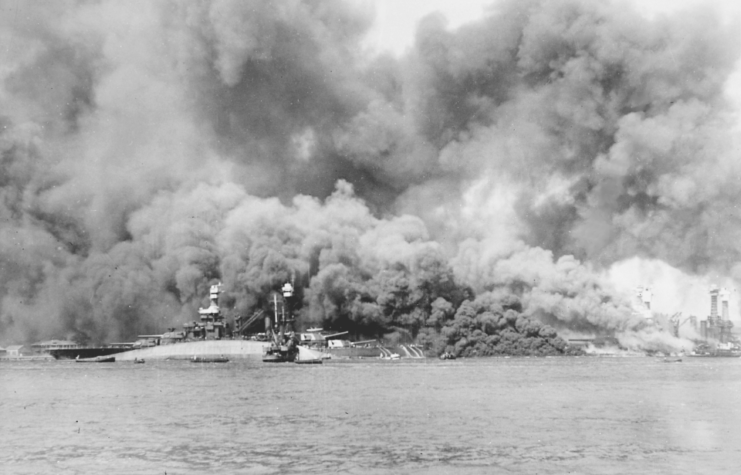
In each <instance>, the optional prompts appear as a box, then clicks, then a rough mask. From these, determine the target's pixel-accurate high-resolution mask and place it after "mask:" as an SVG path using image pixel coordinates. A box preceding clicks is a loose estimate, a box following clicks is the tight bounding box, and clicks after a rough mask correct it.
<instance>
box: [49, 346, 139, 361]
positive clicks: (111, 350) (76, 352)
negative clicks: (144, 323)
mask: <svg viewBox="0 0 741 475" xmlns="http://www.w3.org/2000/svg"><path fill="white" fill-rule="evenodd" d="M129 349H130V348H123V347H112V346H100V347H95V346H87V347H85V346H80V347H77V348H57V349H50V350H46V352H47V353H49V354H50V355H51V356H53V357H54V358H55V359H58V360H74V359H76V358H97V357H99V356H109V355H115V354H117V353H121V352H123V351H127V350H129Z"/></svg>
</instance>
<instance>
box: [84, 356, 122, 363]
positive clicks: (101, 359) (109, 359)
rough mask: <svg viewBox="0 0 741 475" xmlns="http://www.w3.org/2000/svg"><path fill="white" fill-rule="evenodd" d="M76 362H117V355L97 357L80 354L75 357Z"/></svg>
mask: <svg viewBox="0 0 741 475" xmlns="http://www.w3.org/2000/svg"><path fill="white" fill-rule="evenodd" d="M75 362H76V363H115V362H116V357H115V356H98V357H95V358H82V359H81V358H80V357H79V356H78V357H77V358H75Z"/></svg>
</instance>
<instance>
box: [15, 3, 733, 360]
mask: <svg viewBox="0 0 741 475" xmlns="http://www.w3.org/2000/svg"><path fill="white" fill-rule="evenodd" d="M0 8H1V9H2V11H3V12H4V13H5V14H4V15H2V17H1V18H0V38H2V40H3V41H2V43H3V44H4V45H5V46H4V48H2V49H0V59H1V60H2V62H1V63H0V64H2V67H0V104H2V106H3V107H2V109H0V197H1V198H2V199H0V340H1V341H3V342H5V343H9V342H12V341H34V340H39V339H43V338H51V337H74V338H77V339H80V340H87V341H97V342H100V341H116V340H118V341H120V340H131V339H132V338H134V337H135V336H136V334H138V333H149V332H159V331H162V330H163V329H164V328H166V327H169V326H178V325H179V324H180V323H182V322H184V321H188V320H192V319H193V318H194V315H195V311H196V309H197V308H198V306H199V305H203V304H204V301H203V299H204V297H205V295H206V290H207V288H208V285H209V284H211V283H213V282H215V281H222V282H223V283H224V290H225V293H224V295H223V297H222V306H223V307H224V308H225V309H226V310H227V314H228V315H229V316H230V317H233V316H235V315H238V314H239V315H246V314H250V313H251V312H253V311H255V310H256V309H258V308H261V307H262V306H264V305H265V304H266V301H265V299H266V296H267V295H268V294H269V293H270V291H271V290H274V289H276V288H277V287H278V286H280V284H281V283H283V282H284V281H286V280H289V279H294V281H295V282H296V283H297V284H298V285H297V287H298V288H299V296H300V298H301V300H302V303H301V305H300V309H299V313H300V322H301V325H306V326H308V325H313V324H319V325H324V326H327V327H331V328H334V329H338V330H348V331H351V332H352V333H353V334H354V336H357V337H365V336H368V337H382V336H384V335H389V334H393V335H395V338H400V339H408V340H417V341H423V342H425V343H426V344H429V345H431V346H434V347H435V348H438V350H439V351H443V350H446V349H447V350H448V351H450V350H451V349H452V350H454V351H455V352H457V353H459V354H501V353H517V354H524V353H535V354H551V353H558V352H563V351H564V345H563V341H562V340H560V339H559V338H558V337H557V336H556V332H559V333H561V334H562V335H569V334H578V335H598V334H611V335H619V336H620V337H621V338H622V341H624V342H625V346H630V347H637V348H640V347H641V346H642V345H643V347H645V348H649V349H652V348H655V347H656V346H657V345H658V346H661V345H663V347H678V346H680V345H681V343H680V342H679V340H676V339H673V338H672V337H668V336H667V337H666V338H665V337H664V336H661V337H656V336H655V335H654V333H652V332H651V329H647V328H646V327H645V322H644V320H643V318H642V317H640V316H639V315H638V314H637V313H636V312H635V311H634V309H633V304H632V302H631V299H630V296H628V295H625V294H623V293H621V292H620V291H618V290H617V289H615V288H613V287H612V285H611V284H610V282H609V279H608V277H607V273H606V269H607V268H609V266H610V265H612V264H614V263H615V262H618V261H622V260H625V259H628V258H636V257H637V258H652V259H657V260H661V261H663V262H666V263H668V264H669V265H671V266H673V267H674V268H677V269H681V270H682V271H684V272H687V273H695V274H701V275H702V274H707V273H710V272H714V273H718V275H723V276H728V277H735V278H739V277H741V270H739V269H740V268H739V267H738V266H737V262H739V260H740V259H739V248H738V246H737V245H736V243H737V242H738V241H739V233H740V232H741V231H740V230H741V214H740V213H739V212H738V211H737V207H736V202H737V201H739V199H740V198H741V180H739V178H741V176H740V175H741V168H739V167H741V165H740V164H741V160H738V158H739V157H738V154H739V147H738V145H739V142H738V140H739V136H738V130H739V129H738V127H737V124H738V122H737V120H738V116H737V114H738V111H736V110H733V109H731V108H730V107H729V106H728V105H727V101H726V100H725V98H726V96H725V88H726V84H727V82H728V80H729V77H732V76H731V74H732V73H733V72H734V68H735V67H736V65H737V60H738V55H739V48H738V45H737V44H736V42H735V41H734V38H733V37H732V33H733V32H734V31H736V30H737V29H736V28H734V25H726V24H724V22H723V21H721V20H722V19H721V18H719V17H718V15H716V14H714V13H713V12H712V11H711V10H710V9H703V10H696V11H688V12H681V13H677V14H676V15H673V16H664V17H659V18H656V19H653V20H649V19H646V18H644V17H642V16H641V15H639V14H638V13H636V12H634V11H633V10H632V9H631V8H630V7H629V6H628V5H626V4H624V3H621V2H587V1H578V0H556V1H537V0H529V1H511V0H510V1H500V2H496V3H494V4H493V6H492V8H491V10H490V12H489V13H488V15H487V17H486V18H483V19H482V20H480V21H479V22H476V23H472V24H468V25H464V26H462V27H460V28H459V29H457V30H454V31H451V30H449V29H447V28H446V25H445V22H444V19H442V18H441V17H439V16H435V15H433V16H430V17H427V18H426V19H424V20H423V21H422V22H421V23H420V25H419V27H418V30H417V33H416V40H415V45H414V48H412V49H411V50H410V51H409V52H408V53H407V54H405V55H404V56H403V57H401V58H395V57H391V56H386V55H375V56H374V55H372V54H370V53H369V52H368V51H366V50H365V49H364V46H363V39H364V35H366V34H367V32H368V30H369V28H370V27H371V26H372V24H373V10H372V8H369V7H368V4H367V3H363V2H359V3H356V2H344V1H339V0H338V1H327V2H309V1H305V2H302V1H285V2H262V1H228V0H221V1H214V2H185V1H164V0H163V1H157V2H148V3H146V4H136V5H133V4H131V5H130V4H127V3H122V2H113V1H101V2H81V3H78V2H49V3H41V4H39V3H34V4H28V5H26V4H19V3H18V2H3V3H2V5H1V6H0ZM658 340H661V344H660V345H659V344H658V343H656V341H658ZM664 340H666V341H664ZM652 342H653V343H652Z"/></svg>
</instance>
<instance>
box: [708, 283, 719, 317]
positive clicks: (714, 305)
mask: <svg viewBox="0 0 741 475" xmlns="http://www.w3.org/2000/svg"><path fill="white" fill-rule="evenodd" d="M719 292H720V291H719V290H718V287H715V286H713V287H711V288H710V318H716V317H717V316H718V293H719Z"/></svg>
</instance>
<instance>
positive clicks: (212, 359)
mask: <svg viewBox="0 0 741 475" xmlns="http://www.w3.org/2000/svg"><path fill="white" fill-rule="evenodd" d="M190 361H191V363H228V362H229V358H227V357H226V356H224V355H222V356H194V357H193V358H191V359H190Z"/></svg>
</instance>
